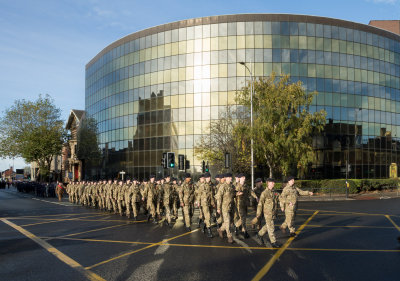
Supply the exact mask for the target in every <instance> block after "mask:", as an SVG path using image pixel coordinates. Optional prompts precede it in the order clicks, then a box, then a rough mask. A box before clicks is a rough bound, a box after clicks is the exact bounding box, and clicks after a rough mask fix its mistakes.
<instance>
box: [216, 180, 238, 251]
mask: <svg viewBox="0 0 400 281" xmlns="http://www.w3.org/2000/svg"><path fill="white" fill-rule="evenodd" d="M224 178H225V182H223V183H221V185H220V187H219V188H218V193H217V195H216V198H217V212H218V213H219V214H220V215H221V216H222V222H223V223H222V226H221V227H220V228H219V229H218V234H219V236H220V237H221V238H224V231H226V235H227V237H228V243H233V238H232V234H231V232H230V229H229V228H230V225H231V221H232V210H233V208H234V199H235V188H234V187H233V186H232V183H231V182H232V174H230V173H227V174H225V175H224ZM221 182H222V181H221Z"/></svg>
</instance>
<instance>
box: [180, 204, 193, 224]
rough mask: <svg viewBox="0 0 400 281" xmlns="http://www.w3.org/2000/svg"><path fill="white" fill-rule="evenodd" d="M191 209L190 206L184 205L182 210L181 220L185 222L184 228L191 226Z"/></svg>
mask: <svg viewBox="0 0 400 281" xmlns="http://www.w3.org/2000/svg"><path fill="white" fill-rule="evenodd" d="M192 208H193V207H192V204H184V206H183V208H182V211H183V220H184V222H185V226H186V227H190V225H191V224H192V213H193V209H192Z"/></svg>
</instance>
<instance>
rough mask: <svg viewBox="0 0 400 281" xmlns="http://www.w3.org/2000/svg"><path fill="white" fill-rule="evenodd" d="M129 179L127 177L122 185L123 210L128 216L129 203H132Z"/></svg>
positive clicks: (129, 215)
mask: <svg viewBox="0 0 400 281" xmlns="http://www.w3.org/2000/svg"><path fill="white" fill-rule="evenodd" d="M132 186H133V185H131V179H130V178H127V179H126V183H125V185H124V189H123V192H124V202H125V212H126V216H127V217H128V218H130V217H131V205H132V194H133V192H132V191H133V190H132Z"/></svg>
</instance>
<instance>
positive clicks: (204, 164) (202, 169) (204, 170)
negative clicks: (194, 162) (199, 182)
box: [201, 160, 206, 174]
mask: <svg viewBox="0 0 400 281" xmlns="http://www.w3.org/2000/svg"><path fill="white" fill-rule="evenodd" d="M201 172H202V173H203V174H204V173H205V172H206V162H205V161H204V160H203V162H202V163H201Z"/></svg>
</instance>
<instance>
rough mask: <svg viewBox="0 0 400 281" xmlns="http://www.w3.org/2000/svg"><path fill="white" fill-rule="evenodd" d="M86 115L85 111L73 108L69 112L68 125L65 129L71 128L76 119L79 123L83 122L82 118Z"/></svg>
mask: <svg viewBox="0 0 400 281" xmlns="http://www.w3.org/2000/svg"><path fill="white" fill-rule="evenodd" d="M84 117H85V111H84V110H79V109H71V113H70V114H69V117H68V121H67V125H66V126H65V129H67V130H70V129H71V125H72V122H73V121H74V120H76V123H77V125H79V123H80V122H81V120H82V119H83V118H84Z"/></svg>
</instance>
